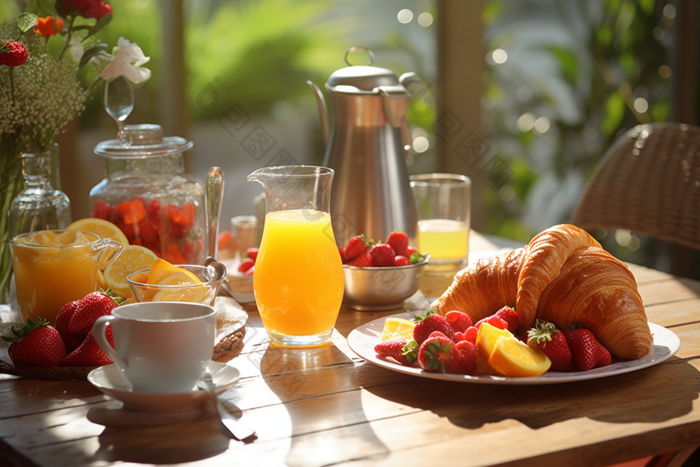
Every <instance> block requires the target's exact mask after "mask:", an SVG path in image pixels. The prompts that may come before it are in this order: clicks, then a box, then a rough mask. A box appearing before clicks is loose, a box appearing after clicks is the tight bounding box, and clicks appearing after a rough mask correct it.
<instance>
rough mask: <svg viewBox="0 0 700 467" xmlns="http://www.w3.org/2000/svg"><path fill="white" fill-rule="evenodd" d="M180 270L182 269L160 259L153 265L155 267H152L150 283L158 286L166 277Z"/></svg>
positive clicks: (149, 274)
mask: <svg viewBox="0 0 700 467" xmlns="http://www.w3.org/2000/svg"><path fill="white" fill-rule="evenodd" d="M180 270H181V269H180V268H178V267H177V266H173V265H172V264H170V263H169V262H167V261H165V260H164V259H163V258H158V259H157V260H156V262H155V263H153V266H151V270H150V271H148V283H149V284H158V283H160V281H162V280H163V279H165V278H166V277H168V276H170V275H171V274H174V273H176V272H177V271H180Z"/></svg>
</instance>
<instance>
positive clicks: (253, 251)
mask: <svg viewBox="0 0 700 467" xmlns="http://www.w3.org/2000/svg"><path fill="white" fill-rule="evenodd" d="M259 251H260V248H248V249H247V250H246V254H247V255H248V258H250V259H252V260H253V262H255V261H256V260H257V259H258V252H259Z"/></svg>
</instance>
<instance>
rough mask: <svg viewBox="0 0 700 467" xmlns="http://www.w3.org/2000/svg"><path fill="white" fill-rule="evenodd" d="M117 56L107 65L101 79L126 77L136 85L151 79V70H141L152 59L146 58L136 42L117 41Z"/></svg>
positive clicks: (121, 39) (120, 39)
mask: <svg viewBox="0 0 700 467" xmlns="http://www.w3.org/2000/svg"><path fill="white" fill-rule="evenodd" d="M117 49H118V50H119V51H118V52H117V55H116V56H115V57H114V59H113V60H112V61H111V62H109V63H108V64H107V66H106V67H104V69H103V70H102V73H100V78H103V79H114V78H116V77H118V76H124V77H125V78H126V79H128V80H129V81H131V82H132V83H134V84H139V83H143V82H144V81H146V80H147V79H148V78H150V77H151V70H149V69H148V68H141V65H143V64H144V63H148V61H149V60H150V59H151V57H146V56H145V55H144V54H143V51H142V50H141V47H139V46H138V45H137V44H136V43H134V42H129V41H128V40H126V39H124V38H123V37H120V38H119V41H117Z"/></svg>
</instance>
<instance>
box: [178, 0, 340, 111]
mask: <svg viewBox="0 0 700 467" xmlns="http://www.w3.org/2000/svg"><path fill="white" fill-rule="evenodd" d="M331 5H332V4H331V3H330V2H329V1H324V0H305V1H302V2H299V1H292V0H267V1H260V2H253V1H242V2H239V3H235V4H230V3H224V4H220V5H219V6H218V7H216V8H215V9H214V8H213V7H211V8H210V9H205V8H201V7H200V6H198V8H193V9H192V11H191V14H190V15H189V21H188V23H187V28H186V30H185V44H186V56H187V59H188V60H187V63H188V76H187V79H188V95H187V98H188V102H189V103H190V109H191V113H192V116H193V117H195V118H199V119H202V118H210V117H218V116H219V115H220V114H221V112H222V111H223V110H224V109H226V108H227V107H228V106H230V105H232V104H238V105H240V106H241V108H243V109H244V110H245V112H246V113H248V114H251V115H255V114H258V115H259V114H267V113H268V112H269V111H270V108H271V106H272V105H273V104H274V103H275V102H277V101H278V100H282V99H285V100H294V99H295V98H298V97H299V96H304V97H306V96H307V95H308V96H311V93H310V91H309V89H308V86H307V85H306V80H307V79H311V80H313V81H315V82H317V83H318V82H321V83H322V82H324V81H325V79H326V78H327V76H328V74H330V72H331V71H332V70H334V69H336V68H338V67H339V66H342V62H341V58H342V56H343V52H344V51H345V49H344V47H343V46H341V45H340V43H339V40H338V38H339V35H340V34H342V33H343V31H347V30H348V28H350V27H352V25H351V23H352V22H351V21H350V23H348V22H343V23H338V22H334V21H333V20H329V19H328V18H324V15H325V14H326V13H327V12H328V10H329V8H330V7H331ZM214 104H216V105H214Z"/></svg>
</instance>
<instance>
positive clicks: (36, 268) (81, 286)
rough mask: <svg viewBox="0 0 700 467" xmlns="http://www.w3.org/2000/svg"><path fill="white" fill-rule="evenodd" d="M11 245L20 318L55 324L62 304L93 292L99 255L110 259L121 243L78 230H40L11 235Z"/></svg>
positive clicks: (120, 248) (116, 252) (120, 246)
mask: <svg viewBox="0 0 700 467" xmlns="http://www.w3.org/2000/svg"><path fill="white" fill-rule="evenodd" d="M10 248H11V250H12V269H13V272H14V275H15V285H16V287H17V303H18V305H19V312H20V316H21V317H22V321H23V322H26V320H27V319H28V318H29V319H32V320H33V319H36V318H37V317H42V318H44V319H47V320H49V321H50V322H51V324H55V323H56V315H57V314H58V312H59V311H60V310H61V307H62V306H63V305H65V304H66V303H68V302H70V301H73V300H79V299H81V298H83V297H84V296H85V295H87V294H89V293H90V292H94V291H95V289H96V288H97V264H98V262H99V260H100V258H101V257H102V256H103V255H104V254H108V255H109V257H107V258H106V259H107V260H109V259H111V258H113V257H114V256H116V255H117V254H118V253H119V252H120V251H121V250H122V245H121V244H120V243H118V242H116V241H114V240H111V239H108V238H105V239H101V238H100V237H98V236H97V235H95V234H92V233H89V232H82V231H79V230H43V231H40V232H31V233H25V234H22V235H18V236H16V237H14V238H13V239H12V240H10Z"/></svg>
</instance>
